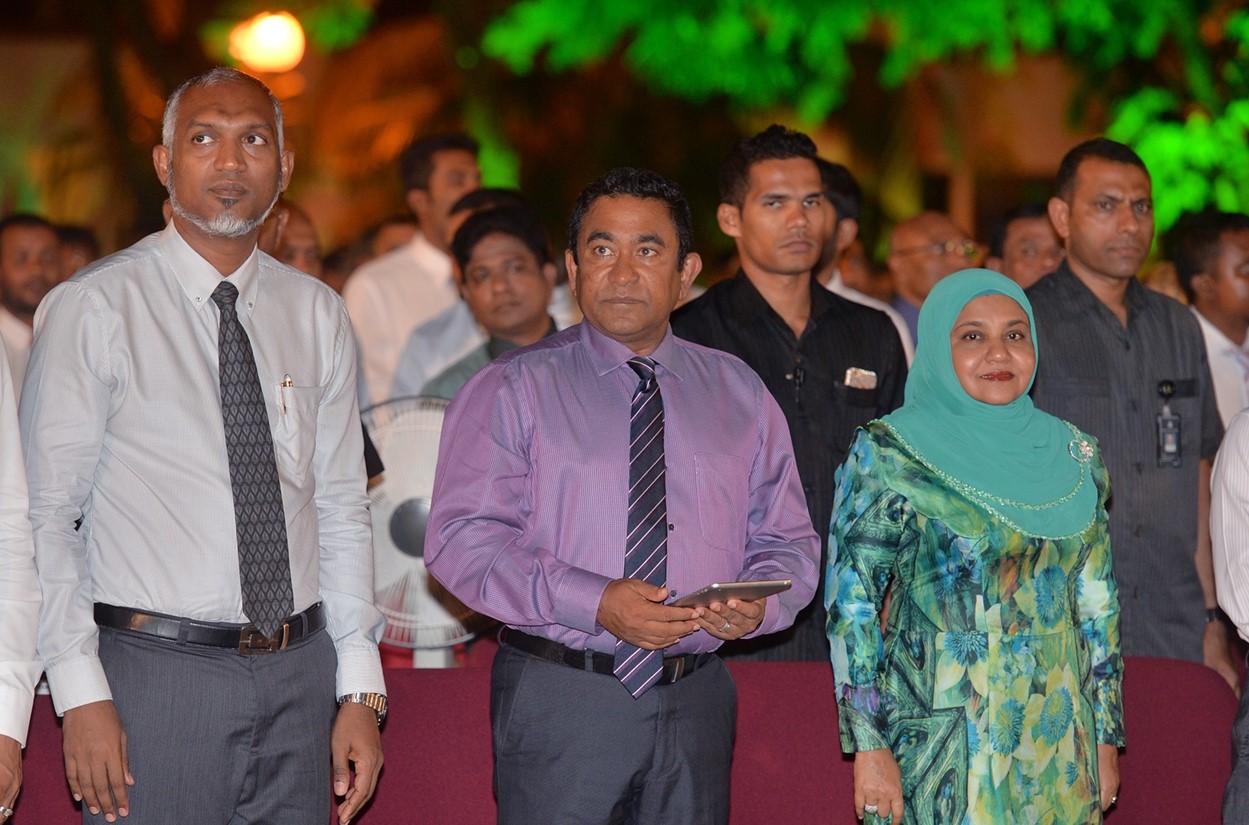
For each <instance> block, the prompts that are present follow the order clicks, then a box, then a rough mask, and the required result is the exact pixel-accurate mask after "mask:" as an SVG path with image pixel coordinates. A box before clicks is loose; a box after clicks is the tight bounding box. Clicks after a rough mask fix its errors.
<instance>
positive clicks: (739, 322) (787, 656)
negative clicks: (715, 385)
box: [672, 126, 906, 661]
mask: <svg viewBox="0 0 1249 825" xmlns="http://www.w3.org/2000/svg"><path fill="white" fill-rule="evenodd" d="M824 197H825V195H824V182H823V179H822V178H821V177H820V170H819V167H818V166H817V165H816V150H815V143H813V142H812V140H811V139H810V138H809V137H807V136H806V135H804V134H801V133H799V132H791V131H790V130H788V129H784V128H782V127H781V126H771V127H769V128H768V129H766V130H764V131H763V132H760V133H759V134H757V135H755V136H754V137H750V138H747V139H745V140H743V141H742V142H741V143H739V144H738V146H737V148H736V149H735V150H734V151H733V154H732V155H731V156H730V157H729V160H728V162H727V163H726V164H725V166H724V170H723V171H722V172H721V175H720V207H719V210H718V212H717V217H718V218H719V222H720V228H721V229H722V230H723V231H724V233H725V234H726V235H729V236H730V237H732V238H733V239H734V241H736V242H737V252H738V255H739V256H740V258H741V267H742V268H741V271H740V272H738V274H737V277H736V278H732V279H730V280H727V281H721V282H720V283H718V284H716V285H714V286H712V287H711V288H710V289H708V290H707V292H706V294H704V295H703V296H701V297H700V298H698V299H697V300H695V301H691V302H690V303H688V304H686V305H685V306H683V307H681V308H680V309H679V310H677V312H675V313H674V314H673V316H672V330H673V332H675V333H676V334H677V335H678V336H680V337H682V338H685V339H687V340H690V341H693V342H695V343H698V344H703V345H704V346H709V347H715V348H716V349H720V350H724V351H725V352H729V353H732V354H733V355H736V356H737V357H738V358H741V359H742V360H743V361H745V362H746V363H747V364H749V365H750V367H751V368H752V369H753V370H754V371H755V372H757V373H758V374H759V377H760V378H762V379H763V383H764V384H765V385H766V386H767V388H768V392H770V393H771V394H772V396H773V398H775V399H776V402H777V404H778V405H779V406H780V408H781V411H782V412H783V413H784V414H785V420H786V421H787V422H788V424H789V432H790V435H791V436H792V438H793V442H794V455H795V457H796V458H797V463H798V475H799V477H800V478H801V479H802V488H803V492H804V494H805V496H806V499H807V509H808V511H809V512H810V515H811V522H812V525H813V526H814V528H815V532H816V533H817V534H818V535H819V536H820V547H821V560H820V570H823V569H824V562H825V561H827V555H828V523H829V520H830V519H831V518H832V512H833V473H834V472H835V471H836V470H837V467H838V466H840V465H841V462H842V461H843V460H844V459H845V457H846V452H847V451H848V450H849V448H850V442H851V440H852V439H853V437H854V431H855V428H856V427H859V426H861V425H863V424H866V423H867V422H868V421H870V420H872V419H873V418H878V417H880V416H882V415H884V414H886V413H888V412H892V411H893V410H894V409H895V408H896V407H898V406H899V405H901V404H902V394H903V387H904V385H905V383H906V355H905V353H904V351H903V349H902V342H901V341H900V340H899V339H898V333H897V332H896V331H895V330H894V327H893V324H892V323H891V322H890V320H889V318H888V317H887V316H886V315H885V314H884V313H883V312H879V311H877V310H875V309H871V308H869V307H866V306H863V305H862V304H856V303H853V302H851V301H850V300H848V299H846V298H843V297H842V296H840V295H837V294H835V293H832V292H829V291H828V290H826V289H824V287H823V286H821V285H820V283H819V282H818V281H816V280H815V278H814V277H813V276H812V270H813V269H814V268H815V265H816V262H817V260H818V258H819V256H820V252H821V250H822V248H823V245H824V241H825V238H826V235H827V233H828V232H829V231H831V230H832V226H831V225H830V222H829V221H828V213H827V212H826V210H825V208H824ZM823 581H824V579H823V576H821V577H820V586H819V589H818V591H817V592H816V595H815V599H814V600H813V601H812V602H811V603H810V604H809V605H807V607H806V608H805V609H803V611H802V612H801V613H799V614H798V618H797V619H796V620H795V621H794V625H793V627H791V628H789V629H787V630H785V631H782V632H780V633H773V634H771V635H769V636H766V637H764V638H759V639H742V640H738V641H735V642H733V643H731V644H728V645H725V647H724V653H725V655H726V656H728V657H731V658H744V659H758V660H765V661H785V660H790V661H793V660H798V661H828V637H827V636H826V635H825V631H824V624H825V615H826V614H825V611H824V586H823Z"/></svg>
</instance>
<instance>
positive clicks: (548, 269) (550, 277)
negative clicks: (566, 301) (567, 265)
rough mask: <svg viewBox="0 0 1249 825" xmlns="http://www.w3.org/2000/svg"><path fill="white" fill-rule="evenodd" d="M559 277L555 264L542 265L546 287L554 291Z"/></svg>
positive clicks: (548, 262)
mask: <svg viewBox="0 0 1249 825" xmlns="http://www.w3.org/2000/svg"><path fill="white" fill-rule="evenodd" d="M558 277H559V270H558V269H556V268H555V264H553V263H551V262H550V261H547V262H546V263H544V264H543V265H542V280H544V281H546V285H547V286H549V287H551V288H552V289H554V287H555V279H556V278H558Z"/></svg>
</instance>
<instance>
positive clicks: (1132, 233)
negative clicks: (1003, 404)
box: [1028, 138, 1238, 688]
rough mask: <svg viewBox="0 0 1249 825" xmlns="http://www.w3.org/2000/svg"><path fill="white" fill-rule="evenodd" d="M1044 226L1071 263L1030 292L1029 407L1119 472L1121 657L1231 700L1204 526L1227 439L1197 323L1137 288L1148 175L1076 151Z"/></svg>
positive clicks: (1115, 510) (1147, 228)
mask: <svg viewBox="0 0 1249 825" xmlns="http://www.w3.org/2000/svg"><path fill="white" fill-rule="evenodd" d="M1049 214H1050V219H1051V220H1052V221H1053V223H1054V228H1055V230H1056V231H1057V232H1058V234H1059V236H1060V237H1061V238H1062V239H1063V241H1064V243H1065V245H1066V248H1067V258H1066V260H1065V261H1064V262H1063V263H1061V264H1060V265H1059V267H1058V270H1057V271H1056V272H1055V273H1054V274H1052V275H1050V276H1048V277H1045V278H1043V279H1041V281H1039V282H1038V283H1037V284H1036V285H1035V286H1033V287H1032V288H1031V289H1029V290H1028V297H1029V298H1030V299H1031V301H1032V306H1033V310H1034V312H1035V314H1036V323H1037V347H1038V358H1037V375H1036V382H1035V384H1034V386H1033V389H1032V396H1033V400H1034V401H1035V402H1036V404H1037V406H1038V407H1040V408H1041V409H1043V410H1046V411H1048V412H1050V413H1053V414H1054V415H1057V416H1060V417H1062V418H1065V419H1067V420H1068V421H1070V422H1072V423H1073V424H1075V425H1076V426H1077V427H1079V428H1080V429H1082V430H1084V431H1085V432H1088V433H1089V434H1091V435H1093V436H1095V437H1096V438H1097V440H1098V442H1099V444H1100V446H1101V450H1102V455H1103V456H1104V457H1105V460H1106V466H1107V467H1108V468H1109V470H1110V478H1111V502H1110V508H1109V509H1110V536H1111V549H1112V553H1113V555H1114V569H1115V577H1116V579H1117V580H1118V584H1119V601H1120V607H1121V610H1122V612H1121V623H1122V639H1123V652H1124V653H1125V654H1127V655H1134V656H1161V657H1166V658H1173V659H1188V660H1191V661H1197V662H1205V663H1206V664H1207V665H1209V666H1210V667H1212V668H1214V669H1215V670H1217V671H1218V672H1219V673H1220V674H1221V675H1222V676H1224V678H1226V679H1227V680H1228V682H1229V683H1230V684H1231V685H1232V686H1233V688H1235V687H1236V686H1237V682H1238V670H1237V668H1236V666H1235V664H1234V662H1233V659H1232V656H1231V653H1230V647H1229V634H1228V631H1227V627H1226V626H1225V625H1224V623H1223V622H1222V621H1220V618H1219V617H1220V614H1219V612H1218V609H1217V608H1218V602H1217V601H1216V599H1215V586H1214V572H1213V567H1212V562H1211V557H1210V533H1209V523H1208V514H1209V504H1210V465H1211V463H1212V461H1213V459H1214V454H1215V452H1216V451H1217V450H1218V446H1219V441H1220V440H1221V439H1222V437H1223V426H1222V424H1221V423H1220V421H1219V413H1218V407H1217V406H1216V404H1215V398H1214V388H1213V384H1212V382H1211V380H1210V370H1209V367H1208V366H1207V363H1206V352H1205V346H1204V344H1203V342H1202V337H1201V331H1200V330H1199V329H1198V327H1197V322H1196V321H1195V320H1194V318H1193V316H1192V314H1191V313H1189V312H1188V311H1187V310H1186V309H1185V308H1184V307H1183V306H1181V305H1180V304H1179V303H1177V302H1175V301H1173V300H1171V299H1170V298H1167V297H1165V296H1162V295H1160V294H1158V293H1156V292H1153V291H1151V290H1149V289H1146V288H1145V287H1144V286H1143V285H1142V284H1141V283H1140V282H1139V281H1138V280H1137V277H1136V275H1137V272H1139V271H1140V268H1141V265H1142V264H1143V263H1144V261H1145V257H1146V256H1147V255H1148V253H1149V247H1150V243H1151V241H1152V239H1153V233H1154V216H1153V196H1152V189H1151V183H1150V178H1149V171H1148V170H1147V169H1146V168H1145V164H1144V162H1143V161H1141V159H1140V158H1139V157H1138V156H1137V155H1136V153H1135V152H1133V151H1132V150H1131V149H1130V148H1128V147H1127V146H1124V145H1123V144H1121V143H1115V142H1114V141H1111V140H1106V139H1104V138H1098V139H1096V140H1091V141H1088V142H1086V143H1083V144H1080V145H1079V146H1077V147H1075V148H1074V149H1072V150H1071V151H1070V152H1068V153H1067V156H1066V157H1065V158H1064V159H1063V161H1062V165H1061V166H1060V167H1059V171H1058V178H1057V182H1056V194H1055V196H1054V197H1053V198H1051V199H1050V202H1049Z"/></svg>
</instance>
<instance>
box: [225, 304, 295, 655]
mask: <svg viewBox="0 0 1249 825" xmlns="http://www.w3.org/2000/svg"><path fill="white" fill-rule="evenodd" d="M238 297H239V291H238V290H237V289H236V288H235V286H234V284H232V283H230V282H229V281H222V282H221V283H220V284H218V285H217V288H216V289H215V290H213V294H212V299H213V302H214V303H216V304H217V308H218V309H219V310H220V311H221V327H220V329H219V331H218V342H217V349H218V352H217V356H218V364H217V369H218V375H219V378H220V381H221V417H222V419H223V420H224V423H225V434H226V457H227V459H228V460H229V464H230V491H231V492H232V493H233V495H234V529H235V534H236V536H237V537H238V552H239V583H240V584H241V585H242V589H243V612H244V613H245V614H246V615H247V618H248V619H250V620H251V622H252V624H254V625H255V626H256V628H257V629H258V630H259V631H260V632H261V633H263V634H265V635H266V636H273V634H274V633H275V632H276V631H277V629H278V628H279V627H281V625H282V622H283V621H284V620H285V619H286V617H288V616H290V615H291V613H292V612H294V604H293V602H294V596H293V594H292V588H291V562H290V548H289V546H288V545H287V541H286V514H285V510H284V509H283V506H282V484H281V482H280V481H279V480H278V468H277V461H276V459H275V457H274V453H273V433H272V432H271V431H270V430H269V415H268V413H266V412H265V398H264V392H263V390H261V388H260V375H259V373H258V372H257V371H256V359H255V356H254V354H253V353H252V345H251V341H249V340H248V338H247V331H246V330H244V329H243V325H242V324H241V323H240V322H239V316H238V311H237V310H236V308H235V303H236V301H237V300H238Z"/></svg>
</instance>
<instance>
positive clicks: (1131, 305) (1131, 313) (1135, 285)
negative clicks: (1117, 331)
mask: <svg viewBox="0 0 1249 825" xmlns="http://www.w3.org/2000/svg"><path fill="white" fill-rule="evenodd" d="M1046 277H1047V278H1054V279H1055V280H1054V284H1055V285H1057V286H1060V287H1062V289H1063V291H1064V292H1065V293H1066V294H1067V297H1068V299H1069V304H1068V306H1069V307H1070V308H1071V309H1072V310H1075V311H1085V312H1096V311H1099V310H1100V311H1104V312H1107V313H1109V312H1110V308H1109V307H1107V306H1106V305H1105V304H1103V303H1102V301H1101V299H1100V298H1098V297H1097V296H1096V295H1095V294H1093V290H1091V289H1089V288H1088V287H1087V286H1085V284H1084V282H1083V281H1081V280H1080V278H1079V277H1078V276H1077V275H1076V274H1075V273H1074V272H1072V271H1071V267H1070V265H1068V263H1067V259H1066V258H1063V260H1062V261H1061V262H1060V263H1059V264H1058V269H1056V270H1054V273H1053V274H1052V275H1048V276H1046ZM1147 289H1149V287H1147V286H1145V285H1144V284H1142V283H1141V282H1140V279H1138V278H1132V279H1131V280H1130V281H1128V288H1127V292H1126V293H1125V294H1124V297H1123V301H1124V304H1125V305H1126V306H1127V308H1128V323H1129V324H1130V323H1131V321H1132V319H1133V318H1134V317H1136V316H1137V315H1139V314H1140V313H1142V312H1146V311H1148V310H1149V296H1148V295H1147V294H1146V292H1145V290H1147Z"/></svg>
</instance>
